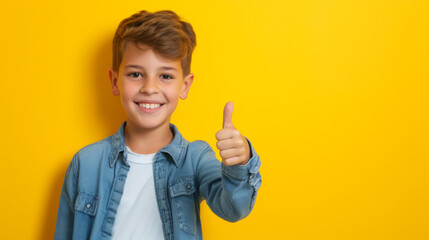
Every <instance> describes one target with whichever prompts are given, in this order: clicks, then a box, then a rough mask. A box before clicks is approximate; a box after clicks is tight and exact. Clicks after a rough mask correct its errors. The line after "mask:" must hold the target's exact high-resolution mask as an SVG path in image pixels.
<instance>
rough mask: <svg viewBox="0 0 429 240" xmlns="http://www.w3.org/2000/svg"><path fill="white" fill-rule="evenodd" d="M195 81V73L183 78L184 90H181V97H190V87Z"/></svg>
mask: <svg viewBox="0 0 429 240" xmlns="http://www.w3.org/2000/svg"><path fill="white" fill-rule="evenodd" d="M193 81H194V74H193V73H190V74H188V75H187V76H186V77H185V78H184V79H183V86H182V91H181V92H180V98H181V99H186V98H187V97H188V93H189V89H190V88H191V85H192V82H193Z"/></svg>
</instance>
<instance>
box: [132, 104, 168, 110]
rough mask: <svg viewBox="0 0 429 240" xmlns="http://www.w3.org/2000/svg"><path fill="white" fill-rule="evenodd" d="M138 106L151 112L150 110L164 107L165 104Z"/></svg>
mask: <svg viewBox="0 0 429 240" xmlns="http://www.w3.org/2000/svg"><path fill="white" fill-rule="evenodd" d="M137 105H139V106H140V107H142V108H143V109H149V110H150V109H156V108H159V107H160V106H162V105H164V104H160V103H137Z"/></svg>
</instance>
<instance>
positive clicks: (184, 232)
mask: <svg viewBox="0 0 429 240" xmlns="http://www.w3.org/2000/svg"><path fill="white" fill-rule="evenodd" d="M125 124H126V122H124V123H123V124H122V125H121V127H120V129H119V130H118V131H117V132H116V133H115V134H114V135H112V136H110V137H108V138H106V139H104V140H102V141H99V142H96V143H94V144H91V145H89V146H86V147H84V148H82V149H81V150H80V151H79V152H78V153H76V154H75V155H74V157H73V160H72V161H71V163H70V165H69V167H68V169H67V172H66V176H65V179H64V184H63V188H62V191H61V198H60V205H59V210H58V217H57V224H56V229H55V239H56V240H62V239H76V240H84V239H110V238H111V236H112V230H113V224H114V221H115V216H116V212H117V209H118V206H119V204H120V202H121V197H122V194H123V191H124V184H125V181H126V179H127V173H128V171H129V169H130V166H129V164H128V162H127V153H126V150H125V140H124V127H125ZM170 130H171V132H172V133H173V135H174V138H173V140H172V141H171V143H170V144H168V145H167V146H165V147H164V148H162V149H161V150H160V151H159V152H157V153H156V154H155V162H154V164H153V178H154V184H155V194H156V200H157V203H158V210H159V214H160V217H161V221H162V228H163V232H164V238H165V239H168V240H171V239H180V240H182V239H183V240H184V239H202V231H201V221H200V202H201V201H203V200H206V201H207V204H208V205H209V207H210V209H211V210H212V211H213V212H214V213H215V214H216V215H218V216H219V217H221V218H223V219H225V220H227V221H230V222H235V221H238V220H240V219H242V218H244V217H246V216H247V215H248V214H249V213H250V211H251V210H252V208H253V205H254V203H255V200H256V194H257V191H258V189H259V186H260V185H261V175H260V174H259V167H260V164H261V162H260V160H259V157H258V155H257V154H256V152H255V150H254V149H253V147H252V145H251V144H250V142H249V144H250V149H251V156H252V157H251V159H250V161H249V162H248V163H247V164H246V165H234V166H226V165H223V164H222V163H220V162H219V161H218V160H217V159H216V157H215V153H214V151H213V150H212V148H211V147H210V146H209V145H208V144H207V143H206V142H204V141H194V142H191V143H190V142H188V141H187V140H185V139H184V138H183V137H182V135H181V134H180V133H179V131H178V130H177V128H176V127H175V126H174V125H173V124H170Z"/></svg>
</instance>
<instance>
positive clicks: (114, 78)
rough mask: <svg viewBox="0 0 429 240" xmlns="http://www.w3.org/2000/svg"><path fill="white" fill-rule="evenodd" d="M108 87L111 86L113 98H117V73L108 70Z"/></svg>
mask: <svg viewBox="0 0 429 240" xmlns="http://www.w3.org/2000/svg"><path fill="white" fill-rule="evenodd" d="M109 78H110V85H111V86H112V94H113V96H119V86H118V73H117V72H115V71H114V70H113V69H111V68H110V69H109Z"/></svg>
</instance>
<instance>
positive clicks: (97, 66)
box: [91, 33, 126, 137]
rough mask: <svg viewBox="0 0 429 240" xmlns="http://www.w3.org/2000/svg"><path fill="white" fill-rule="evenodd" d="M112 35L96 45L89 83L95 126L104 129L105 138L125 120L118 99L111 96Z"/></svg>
mask: <svg viewBox="0 0 429 240" xmlns="http://www.w3.org/2000/svg"><path fill="white" fill-rule="evenodd" d="M113 34H114V33H112V34H111V35H109V36H106V37H105V38H103V40H104V41H103V42H100V43H99V45H98V51H97V52H96V53H95V57H94V62H93V69H94V71H92V72H93V73H94V75H93V77H92V79H91V80H93V81H91V83H93V84H94V85H93V86H92V89H91V92H93V93H94V99H91V100H92V101H94V102H95V104H94V106H95V109H94V113H95V119H96V120H95V121H96V122H95V124H97V125H101V126H102V129H105V135H106V137H107V136H109V135H112V134H114V133H115V132H116V131H117V130H118V129H119V127H120V125H121V124H122V122H123V121H124V120H125V119H126V115H125V112H124V110H123V109H122V106H121V102H120V98H119V97H115V96H113V95H112V88H111V86H110V79H109V68H110V67H111V66H112V39H113ZM94 49H97V47H95V48H94Z"/></svg>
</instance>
